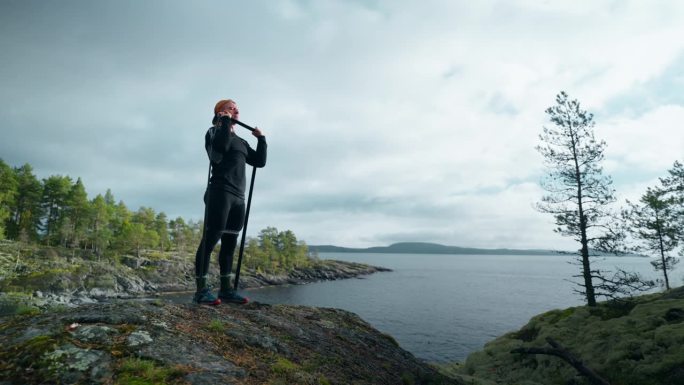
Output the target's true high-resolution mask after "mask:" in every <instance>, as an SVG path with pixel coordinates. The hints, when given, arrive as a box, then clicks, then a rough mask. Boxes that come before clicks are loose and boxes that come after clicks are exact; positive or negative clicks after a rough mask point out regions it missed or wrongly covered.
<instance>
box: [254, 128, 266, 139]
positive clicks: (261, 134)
mask: <svg viewBox="0 0 684 385" xmlns="http://www.w3.org/2000/svg"><path fill="white" fill-rule="evenodd" d="M252 135H254V136H256V137H257V138H258V137H260V136H264V133H263V132H261V130H260V129H259V127H254V131H252Z"/></svg>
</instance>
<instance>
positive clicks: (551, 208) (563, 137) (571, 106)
mask: <svg viewBox="0 0 684 385" xmlns="http://www.w3.org/2000/svg"><path fill="white" fill-rule="evenodd" d="M546 114H547V115H548V116H549V118H550V120H551V122H552V123H553V124H554V126H553V127H551V128H547V127H544V129H543V133H542V134H541V135H540V139H541V141H542V145H540V146H537V151H539V152H540V153H541V155H542V156H543V157H544V163H545V165H546V166H547V167H548V174H547V175H546V177H545V178H544V179H543V180H542V182H541V185H542V187H543V188H544V190H546V192H547V194H546V195H544V196H543V197H542V201H541V202H540V203H538V204H537V208H538V209H539V210H540V211H541V212H544V213H550V214H553V216H554V218H555V220H556V224H557V225H558V227H557V228H556V230H555V231H556V232H558V233H560V234H561V235H563V236H567V237H572V238H573V239H574V240H576V241H577V242H578V243H579V246H580V249H579V250H578V252H577V255H578V262H579V265H580V266H581V275H579V276H577V277H580V278H582V280H583V283H581V284H579V286H580V287H582V290H578V293H580V294H582V295H583V296H584V297H585V298H586V301H587V304H588V305H589V306H595V305H596V296H597V295H607V296H610V295H611V293H605V292H604V293H597V292H596V291H595V283H594V280H595V279H596V280H599V282H598V284H599V285H600V286H601V287H604V284H605V283H610V280H609V279H607V278H606V277H605V272H601V271H598V270H593V269H592V268H591V263H590V259H589V257H590V256H591V251H592V250H595V249H598V250H614V249H615V248H616V245H617V243H618V242H619V241H621V240H622V239H623V238H624V236H623V235H622V234H621V233H620V232H619V231H618V230H617V229H615V228H614V226H612V225H611V223H612V222H613V221H611V219H612V217H611V212H610V210H609V205H610V204H611V203H613V202H615V196H614V190H613V188H612V187H611V185H612V181H611V179H610V177H608V176H606V175H604V173H603V169H602V167H601V162H602V161H603V158H604V155H603V152H604V149H605V147H606V143H605V141H602V140H601V141H597V140H596V138H595V137H594V131H593V127H594V120H593V115H592V114H590V113H588V112H587V111H585V110H583V109H582V108H581V106H580V103H579V102H578V101H577V100H569V99H568V95H567V94H566V93H565V92H561V93H560V94H558V95H557V96H556V104H555V105H554V106H552V107H549V108H548V109H547V110H546Z"/></svg>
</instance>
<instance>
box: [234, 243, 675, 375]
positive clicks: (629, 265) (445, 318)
mask: <svg viewBox="0 0 684 385" xmlns="http://www.w3.org/2000/svg"><path fill="white" fill-rule="evenodd" d="M320 257H321V258H324V259H339V260H345V261H353V262H363V263H368V264H371V265H376V266H383V267H388V268H391V269H393V271H392V272H386V273H376V274H372V275H370V276H366V277H364V278H361V279H347V280H340V281H331V282H319V283H313V284H308V285H295V286H285V287H270V288H262V289H250V290H246V291H245V294H246V295H247V296H248V297H250V299H252V300H256V301H259V302H264V303H282V304H297V305H309V306H320V307H335V308H341V309H346V310H349V311H352V312H354V313H356V314H358V315H359V316H361V318H363V319H364V320H366V321H367V322H369V323H370V324H371V325H373V326H374V327H375V328H377V329H379V330H380V331H382V332H385V333H388V334H390V335H392V336H393V337H394V338H395V339H396V340H397V341H398V342H399V344H400V345H401V346H402V347H403V348H404V349H406V350H408V351H410V352H412V353H413V354H414V355H415V356H416V357H418V358H421V359H424V360H427V361H439V362H445V361H463V360H464V359H465V357H466V356H467V355H468V354H470V353H472V352H473V351H476V350H479V349H481V348H482V346H483V345H484V344H485V343H486V342H488V341H490V340H492V339H493V338H495V337H498V336H500V335H502V334H504V333H507V332H509V331H512V330H516V329H519V328H520V327H521V326H523V325H524V324H525V323H527V321H528V320H529V319H530V318H531V317H532V316H534V315H537V314H539V313H542V312H545V311H548V310H551V309H556V308H565V307H569V306H577V305H582V304H583V300H582V298H581V297H579V296H578V295H576V294H573V291H572V290H573V288H574V287H575V285H574V284H573V283H572V282H569V281H568V280H571V279H574V280H576V279H577V278H572V276H573V275H576V274H578V273H579V271H580V270H579V267H578V266H575V265H572V264H569V263H568V262H569V261H571V260H572V257H570V256H514V255H436V254H363V253H321V254H320ZM594 264H595V265H592V267H594V266H596V267H605V268H608V269H614V267H615V266H619V267H621V268H623V269H626V270H628V271H638V272H641V273H642V274H643V275H644V276H646V277H650V278H657V277H659V276H658V275H657V274H656V273H655V272H653V269H652V267H651V265H650V264H649V259H647V258H638V257H620V258H618V257H608V258H605V259H604V260H602V261H599V260H596V261H595V262H594ZM670 282H671V283H672V284H673V286H680V285H681V284H682V274H681V273H679V272H678V271H677V270H675V274H674V276H673V277H672V278H671V280H670Z"/></svg>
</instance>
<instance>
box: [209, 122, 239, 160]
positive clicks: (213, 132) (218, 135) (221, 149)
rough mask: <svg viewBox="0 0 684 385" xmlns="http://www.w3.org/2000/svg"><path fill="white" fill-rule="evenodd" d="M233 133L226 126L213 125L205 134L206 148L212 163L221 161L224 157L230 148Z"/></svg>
mask: <svg viewBox="0 0 684 385" xmlns="http://www.w3.org/2000/svg"><path fill="white" fill-rule="evenodd" d="M232 140H233V135H230V131H229V130H228V129H226V128H224V127H218V128H215V127H212V128H210V129H209V131H207V134H206V135H205V136H204V148H205V149H206V150H207V155H208V156H209V160H211V162H212V163H219V162H221V160H222V159H223V154H224V153H225V152H227V151H228V149H229V148H230V142H231V141H232Z"/></svg>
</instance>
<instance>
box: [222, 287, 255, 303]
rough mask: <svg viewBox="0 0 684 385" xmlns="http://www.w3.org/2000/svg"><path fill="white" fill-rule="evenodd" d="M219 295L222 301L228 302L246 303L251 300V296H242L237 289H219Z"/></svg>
mask: <svg viewBox="0 0 684 385" xmlns="http://www.w3.org/2000/svg"><path fill="white" fill-rule="evenodd" d="M218 297H219V298H220V299H221V301H223V302H226V303H237V304H246V303H247V302H249V298H246V297H243V296H241V295H240V294H238V293H237V291H235V290H228V291H223V290H219V294H218Z"/></svg>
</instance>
